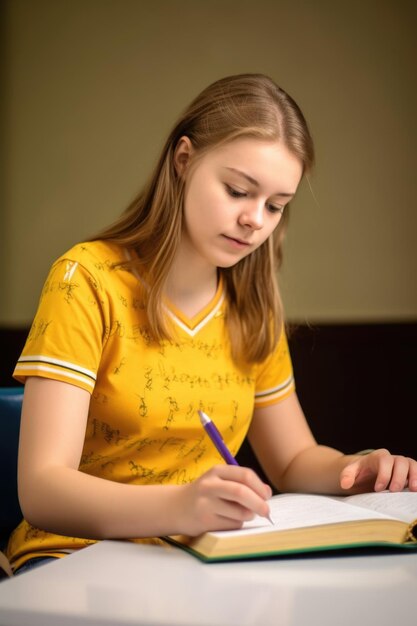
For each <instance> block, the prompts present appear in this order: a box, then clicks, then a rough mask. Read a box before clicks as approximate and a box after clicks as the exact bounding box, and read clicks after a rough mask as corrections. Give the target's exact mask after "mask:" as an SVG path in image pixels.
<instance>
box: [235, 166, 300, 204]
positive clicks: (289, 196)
mask: <svg viewBox="0 0 417 626" xmlns="http://www.w3.org/2000/svg"><path fill="white" fill-rule="evenodd" d="M225 169H226V170H229V172H233V173H235V174H238V175H239V176H242V177H243V178H246V180H247V181H248V182H249V183H251V185H254V186H255V187H260V184H259V182H258V181H257V180H256V178H252V176H249V174H246V172H243V171H242V170H238V169H236V168H235V167H225ZM274 195H275V196H282V197H283V198H292V197H293V196H294V195H295V194H294V193H285V192H281V191H278V192H277V193H276V194H274Z"/></svg>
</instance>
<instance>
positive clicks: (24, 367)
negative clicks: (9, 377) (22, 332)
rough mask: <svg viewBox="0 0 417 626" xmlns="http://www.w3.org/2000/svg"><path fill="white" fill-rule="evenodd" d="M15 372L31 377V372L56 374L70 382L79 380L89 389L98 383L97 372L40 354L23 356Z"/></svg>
mask: <svg viewBox="0 0 417 626" xmlns="http://www.w3.org/2000/svg"><path fill="white" fill-rule="evenodd" d="M15 372H16V373H19V374H24V375H29V372H30V373H32V372H39V373H41V372H45V373H47V374H55V375H59V376H62V377H65V378H68V379H70V380H77V381H79V382H82V383H84V384H85V385H87V387H91V389H93V388H94V385H95V382H96V374H95V372H93V371H91V370H89V369H86V368H85V367H81V366H80V365H77V364H76V363H70V362H69V361H62V360H61V359H55V358H53V357H47V356H43V355H40V354H36V355H25V356H21V357H20V359H19V360H18V362H17V365H16V367H15Z"/></svg>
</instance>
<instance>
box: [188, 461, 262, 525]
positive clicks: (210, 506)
mask: <svg viewBox="0 0 417 626" xmlns="http://www.w3.org/2000/svg"><path fill="white" fill-rule="evenodd" d="M271 496H272V490H271V488H270V487H269V485H267V484H265V483H264V482H262V481H261V479H260V478H259V477H258V476H257V475H256V474H255V472H254V471H253V470H251V469H249V468H247V467H240V466H235V465H216V466H214V467H212V468H211V469H210V470H209V471H208V472H206V473H205V474H203V475H202V476H200V478H198V479H197V480H196V481H194V482H192V483H190V484H188V485H185V486H184V491H183V498H184V501H182V502H180V506H182V511H183V512H184V515H185V517H184V520H183V521H184V523H183V524H182V526H183V527H184V531H183V533H184V534H188V535H191V536H196V535H199V534H201V533H203V532H206V531H210V530H231V529H238V528H240V527H241V526H242V524H243V522H245V521H247V520H251V519H253V518H254V517H255V515H260V516H261V517H267V516H268V515H269V506H268V503H267V500H268V499H269V498H270V497H271ZM181 514H182V512H181V513H180V515H181Z"/></svg>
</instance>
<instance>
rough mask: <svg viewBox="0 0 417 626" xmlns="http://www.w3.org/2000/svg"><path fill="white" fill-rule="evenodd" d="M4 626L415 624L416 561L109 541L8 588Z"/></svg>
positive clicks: (402, 556) (2, 602)
mask: <svg viewBox="0 0 417 626" xmlns="http://www.w3.org/2000/svg"><path fill="white" fill-rule="evenodd" d="M0 624H1V625H2V626H6V625H7V626H17V625H18V626H28V625H30V626H49V625H51V626H52V625H53V626H61V625H62V626H82V625H85V626H96V625H99V624H100V625H103V626H105V625H107V624H108V625H110V624H111V626H126V625H131V624H138V625H142V626H143V625H146V626H167V625H168V624H169V625H171V626H194V625H196V626H197V625H198V626H232V625H233V626H246V625H256V626H268V625H271V626H272V625H273V626H290V625H291V626H316V625H317V626H352V624H355V626H361V625H362V624H364V625H365V624H366V625H367V626H372V625H374V624H375V625H378V626H392V624H399V625H401V626H415V625H416V624H417V554H416V553H408V552H405V553H399V552H395V553H390V554H387V553H386V552H385V553H383V554H381V553H371V552H368V553H366V554H364V553H360V554H357V553H354V554H348V553H345V554H344V555H340V553H322V554H316V555H314V556H313V555H310V556H302V557H300V556H298V557H292V558H276V559H269V560H255V561H240V562H229V563H211V564H205V563H202V562H200V561H199V560H198V559H196V558H195V557H193V556H192V555H190V554H188V553H186V552H185V551H183V550H180V549H179V548H176V547H174V546H167V547H166V548H165V547H163V546H155V545H137V544H133V543H129V542H124V541H102V542H99V543H97V544H95V545H93V546H90V547H88V548H85V549H83V550H80V551H79V552H77V553H75V554H72V555H70V556H67V557H65V558H63V559H60V560H59V561H56V562H53V563H49V564H47V565H44V566H42V567H40V568H38V569H36V570H33V571H30V572H27V573H25V574H21V575H20V576H16V577H15V578H13V579H9V580H6V581H5V582H2V583H0Z"/></svg>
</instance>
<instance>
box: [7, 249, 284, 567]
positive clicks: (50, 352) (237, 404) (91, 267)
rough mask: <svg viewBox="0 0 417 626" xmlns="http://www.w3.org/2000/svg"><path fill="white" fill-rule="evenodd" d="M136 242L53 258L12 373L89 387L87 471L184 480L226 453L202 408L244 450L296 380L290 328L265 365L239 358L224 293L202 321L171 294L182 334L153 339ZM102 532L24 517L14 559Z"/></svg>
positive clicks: (12, 545) (127, 479) (123, 478)
mask: <svg viewBox="0 0 417 626" xmlns="http://www.w3.org/2000/svg"><path fill="white" fill-rule="evenodd" d="M133 259H134V257H133V253H132V252H129V251H128V250H127V249H125V248H123V247H120V246H118V245H116V244H112V243H109V242H104V241H95V242H89V243H82V244H79V245H76V246H75V247H73V248H72V249H71V250H69V251H68V252H67V253H66V254H65V255H63V256H62V257H61V258H59V259H58V260H57V261H56V262H55V263H54V264H53V266H52V268H51V271H50V273H49V276H48V278H47V280H46V283H45V285H44V288H43V291H42V294H41V298H40V303H39V308H38V311H37V313H36V316H35V319H34V321H33V324H32V327H31V330H30V333H29V335H28V338H27V342H26V345H25V347H24V350H23V352H22V355H21V357H20V358H19V361H18V363H17V365H16V368H15V371H14V376H15V377H16V378H17V379H18V380H19V381H21V382H24V381H25V379H26V378H27V377H28V376H42V377H45V378H52V379H54V380H61V381H64V382H66V383H70V384H73V385H77V386H79V387H81V388H83V389H86V390H87V391H88V392H89V393H90V394H91V402H90V408H89V415H88V422H87V429H86V436H85V442H84V448H83V452H82V457H81V463H80V467H79V469H80V471H82V472H86V473H88V474H92V475H94V476H99V477H103V478H106V479H108V480H114V481H117V482H123V483H131V484H137V485H147V484H161V485H163V484H177V485H179V484H184V483H189V482H191V481H193V480H195V479H196V478H198V477H199V476H200V475H201V474H203V473H204V472H206V471H207V470H208V469H209V468H210V467H212V466H213V465H214V464H218V463H222V462H223V461H222V459H221V457H220V456H219V454H218V453H217V451H216V449H215V448H214V446H213V444H212V443H211V441H210V440H209V439H208V437H207V436H206V434H205V431H204V430H203V428H202V427H201V424H200V421H199V417H198V414H197V410H198V409H201V410H203V411H205V412H206V413H207V414H208V415H209V416H210V417H211V418H213V421H214V422H215V423H216V425H217V427H218V429H219V430H220V431H221V433H222V436H223V438H224V440H225V442H226V444H227V446H228V447H229V449H230V450H231V452H232V454H236V453H237V451H238V450H239V447H240V446H241V444H242V441H243V439H244V438H245V435H246V433H247V431H248V428H249V424H250V421H251V417H252V413H253V409H254V406H259V407H260V406H267V405H269V404H273V403H275V402H278V401H280V400H281V399H283V398H285V397H287V396H288V395H290V394H291V393H292V391H293V390H294V380H293V373H292V366H291V360H290V356H289V352H288V345H287V341H286V337H285V334H284V333H282V335H281V338H280V341H279V343H278V346H277V348H276V350H275V351H274V353H273V354H272V355H270V356H269V357H268V358H267V359H266V360H265V362H264V363H262V364H261V365H259V364H258V365H251V366H241V367H238V366H237V365H236V364H235V363H234V362H233V360H232V358H231V355H230V345H229V340H228V337H227V332H226V329H225V323H224V314H225V307H226V306H227V300H226V294H225V290H224V286H223V283H222V281H221V280H220V281H219V286H218V289H217V293H216V295H215V296H214V298H213V300H212V301H211V302H210V303H209V304H208V305H207V306H206V307H205V308H204V310H202V311H201V312H200V313H198V315H196V316H195V317H193V318H192V319H189V318H187V317H186V316H185V315H184V314H183V313H181V311H179V310H178V309H176V307H175V306H173V305H172V304H171V303H170V302H169V301H165V303H164V306H165V311H166V314H167V316H168V317H169V319H170V320H171V322H172V325H173V328H174V329H175V339H173V340H172V341H163V342H161V343H156V342H153V341H152V340H151V338H150V334H149V329H148V322H147V314H146V310H145V307H144V305H143V302H144V292H145V289H146V285H145V284H144V282H143V280H142V279H141V277H140V275H139V274H138V273H137V271H136V270H135V269H134V268H133V267H132V268H131V269H128V267H126V262H129V261H131V260H133ZM89 543H92V540H86V539H78V538H71V537H63V536H60V535H55V534H52V533H47V532H44V531H42V530H40V529H37V528H34V527H32V526H30V525H29V524H28V523H27V522H26V521H25V520H24V521H23V522H22V523H21V524H20V525H19V526H18V528H17V529H16V530H15V531H14V533H13V534H12V537H11V539H10V542H9V548H8V556H9V558H10V559H11V561H12V562H13V565H14V566H15V567H18V566H19V565H21V564H22V563H23V562H24V561H25V560H27V559H28V558H32V557H33V556H39V555H42V556H45V555H48V554H54V555H59V554H62V553H65V552H68V551H71V550H73V549H77V548H80V547H83V546H85V545H87V544H89Z"/></svg>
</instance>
